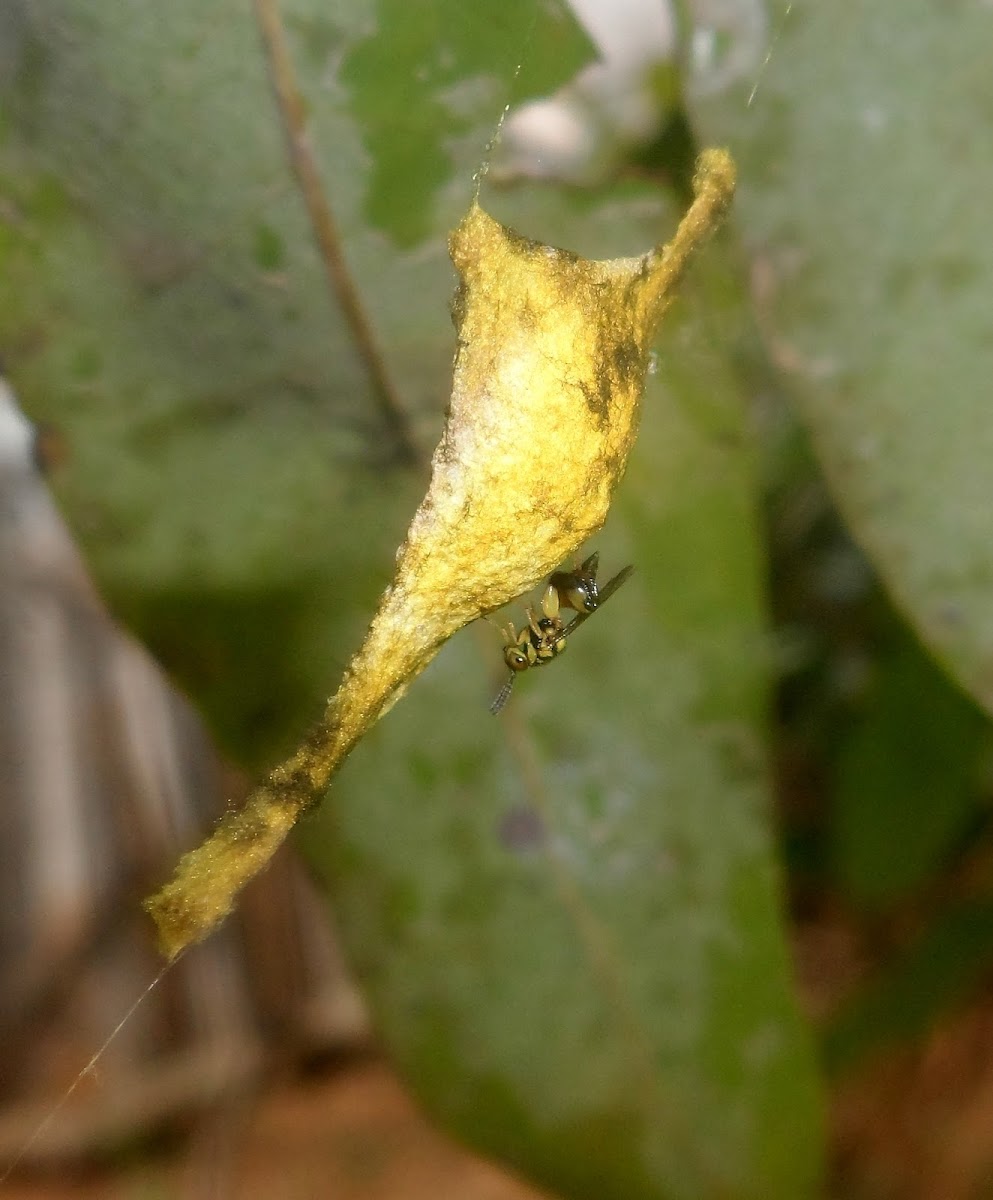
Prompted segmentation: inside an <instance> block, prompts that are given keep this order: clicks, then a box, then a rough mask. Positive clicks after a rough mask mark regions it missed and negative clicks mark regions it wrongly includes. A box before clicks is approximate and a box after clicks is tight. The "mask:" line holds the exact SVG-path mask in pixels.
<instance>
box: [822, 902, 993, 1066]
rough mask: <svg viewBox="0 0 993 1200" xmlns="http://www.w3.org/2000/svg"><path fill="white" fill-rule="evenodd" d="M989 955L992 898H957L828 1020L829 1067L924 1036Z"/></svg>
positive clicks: (976, 979) (982, 972)
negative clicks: (962, 901) (957, 901)
mask: <svg viewBox="0 0 993 1200" xmlns="http://www.w3.org/2000/svg"><path fill="white" fill-rule="evenodd" d="M991 958H993V904H991V903H990V901H989V900H978V901H974V902H970V903H967V904H960V905H958V906H956V907H955V908H954V909H952V910H951V911H950V912H948V913H946V914H944V915H943V916H942V917H941V918H940V919H938V920H937V921H935V923H934V925H933V926H932V927H931V928H930V929H928V930H927V931H926V932H925V933H924V935H923V936H922V937H921V938H920V939H919V940H918V941H917V942H916V943H915V944H914V945H913V946H911V947H910V948H909V949H908V950H907V951H906V952H905V953H903V954H902V955H900V957H899V958H898V960H897V961H896V962H895V963H894V964H893V965H892V966H890V967H889V968H888V969H887V970H886V971H885V972H884V973H883V974H882V975H881V976H880V977H879V978H877V979H875V980H873V981H872V982H871V983H870V984H869V985H868V986H867V987H866V988H864V989H863V990H862V991H861V992H860V993H859V994H858V995H857V996H856V997H855V998H854V999H853V1000H852V1001H851V1002H850V1003H849V1004H848V1005H846V1006H845V1008H844V1009H843V1010H842V1011H841V1012H840V1013H839V1014H838V1016H837V1017H836V1018H835V1019H834V1021H833V1022H832V1023H831V1025H830V1027H829V1028H828V1030H827V1032H826V1035H825V1038H824V1057H825V1061H826V1063H827V1066H828V1069H829V1070H830V1071H831V1072H832V1073H834V1074H838V1073H841V1072H843V1071H846V1070H848V1069H850V1068H851V1067H853V1066H855V1065H856V1064H857V1063H858V1062H859V1060H860V1059H862V1058H863V1057H864V1056H865V1055H867V1054H869V1053H871V1052H873V1051H878V1050H880V1049H882V1048H883V1047H885V1046H886V1045H888V1044H890V1043H892V1042H895V1041H907V1040H909V1039H912V1038H915V1037H922V1036H923V1035H924V1034H925V1033H926V1032H927V1030H928V1029H929V1028H930V1027H931V1026H932V1025H933V1023H934V1022H935V1020H936V1019H937V1018H938V1017H940V1016H941V1015H942V1013H944V1012H947V1011H948V1010H949V1009H950V1008H951V1007H952V1006H954V1005H955V1004H957V1003H961V1002H962V1001H963V1000H964V999H965V998H966V997H967V996H968V994H969V993H970V991H972V990H973V989H975V988H976V987H977V986H978V985H979V984H980V983H981V982H982V980H983V979H984V978H986V977H988V975H989V969H990V960H991Z"/></svg>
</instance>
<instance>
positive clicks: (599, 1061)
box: [307, 252, 819, 1200]
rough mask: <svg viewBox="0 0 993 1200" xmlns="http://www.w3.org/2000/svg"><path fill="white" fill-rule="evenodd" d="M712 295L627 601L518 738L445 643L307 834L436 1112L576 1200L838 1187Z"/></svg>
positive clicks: (682, 316) (742, 470) (656, 446)
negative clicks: (782, 831) (787, 854)
mask: <svg viewBox="0 0 993 1200" xmlns="http://www.w3.org/2000/svg"><path fill="white" fill-rule="evenodd" d="M711 253H712V254H715V252H711ZM705 258H710V255H706V256H705ZM699 273H704V274H708V273H709V276H710V278H709V280H708V281H707V282H705V283H704V284H701V282H700V280H699V278H697V277H696V276H697V275H698V274H699ZM699 273H695V280H694V283H693V284H691V285H690V292H691V293H692V299H689V298H688V299H687V303H686V307H685V309H683V308H682V306H680V308H681V311H680V312H679V313H678V315H677V314H676V313H673V314H671V316H670V322H669V324H668V325H666V326H664V334H663V337H664V346H663V350H662V354H661V368H660V376H659V379H660V382H661V386H658V387H653V388H652V389H651V394H650V396H649V397H648V399H647V402H646V412H645V417H644V429H643V432H642V438H641V440H640V442H639V445H638V447H637V448H636V451H635V455H634V461H633V463H632V466H631V469H630V472H629V475H628V479H627V480H626V483H625V485H624V487H623V488H622V491H621V497H620V500H619V507H620V510H621V511H620V514H619V516H618V517H617V518H615V520H614V522H613V525H612V529H611V531H610V532H608V533H607V534H605V535H604V538H603V539H602V540H601V542H600V543H599V548H600V551H601V562H602V570H604V571H605V572H610V571H612V570H613V569H615V568H619V567H620V566H621V565H623V563H624V562H625V561H627V560H628V559H629V558H630V559H632V560H633V561H635V562H636V563H637V574H636V575H635V577H634V579H633V580H632V582H631V583H629V584H628V585H627V586H626V587H625V588H624V589H623V590H622V591H619V592H618V593H617V594H616V595H615V596H614V597H613V598H612V599H611V601H610V606H609V607H605V608H604V609H603V611H602V612H601V613H598V614H596V616H595V618H594V620H592V621H590V622H589V623H588V624H587V625H586V626H584V627H583V630H582V632H581V633H578V634H577V636H576V637H575V638H574V639H573V640H572V641H571V642H570V645H569V648H568V653H567V654H566V655H565V656H564V657H563V658H562V660H561V661H558V662H556V663H555V664H554V668H551V669H549V670H547V671H542V672H540V673H536V677H535V678H533V679H532V678H530V677H526V678H524V679H522V680H521V683H520V686H519V687H518V689H517V691H516V693H515V695H514V697H513V699H512V700H511V704H510V707H509V708H508V710H507V711H506V712H505V713H504V714H503V716H502V717H501V718H500V719H499V720H493V719H492V718H490V717H489V716H487V715H486V705H487V702H488V700H489V699H490V697H491V695H492V692H493V690H495V689H496V688H497V687H498V686H499V683H500V681H501V674H500V673H499V671H497V672H496V673H495V674H494V675H493V676H492V677H491V678H490V679H489V680H488V679H487V678H486V677H484V676H482V675H481V673H480V671H479V668H478V665H477V662H476V656H475V655H474V653H473V651H472V648H471V647H470V646H469V645H468V644H467V643H468V642H469V638H468V637H463V638H462V639H459V640H457V641H456V643H455V644H451V645H449V646H448V647H446V649H445V650H444V651H443V652H442V655H441V656H440V658H439V660H438V661H437V662H436V663H435V664H434V665H433V666H432V667H430V668H429V669H428V671H427V673H426V675H425V676H424V677H423V678H422V679H421V680H420V681H418V683H417V684H415V686H414V688H413V689H412V691H411V694H410V698H409V701H408V703H407V704H405V705H404V706H403V708H402V711H401V710H400V709H398V710H396V711H395V714H394V717H393V718H391V720H389V721H387V722H384V723H383V725H382V726H380V727H379V728H378V729H377V730H376V731H375V732H374V733H373V735H372V736H371V738H369V739H368V740H367V741H366V743H365V744H364V745H363V747H361V748H360V749H359V751H357V752H356V754H355V755H354V756H353V758H352V760H351V762H350V764H349V766H348V768H347V769H346V771H345V772H344V774H343V776H342V777H341V778H340V781H339V784H338V786H336V787H335V789H334V791H333V794H332V796H331V797H330V798H329V802H328V803H327V804H325V805H324V807H323V808H322V809H321V811H320V812H319V813H318V814H317V815H316V816H315V817H314V819H313V823H312V825H311V828H310V830H309V831H308V834H307V836H308V843H309V845H310V849H311V853H312V857H313V859H314V861H315V863H316V864H317V865H318V867H319V868H320V869H321V871H322V873H323V875H324V877H325V878H326V880H327V882H328V885H329V886H330V887H331V888H332V889H333V891H334V894H335V897H336V901H337V911H339V912H340V913H341V916H342V923H343V926H344V929H345V931H346V938H347V940H348V942H349V945H350V948H351V952H352V955H353V958H354V961H355V962H356V964H357V965H358V968H359V970H360V973H361V975H362V976H363V977H364V978H365V979H366V981H367V983H368V985H369V994H370V996H371V998H372V1003H373V1005H374V1008H375V1012H376V1017H377V1020H378V1023H379V1026H380V1029H381V1030H382V1032H383V1034H384V1036H385V1037H386V1039H387V1041H388V1043H389V1044H390V1046H391V1047H392V1048H393V1050H394V1053H395V1054H396V1056H397V1058H398V1061H399V1063H400V1065H401V1067H402V1068H403V1069H404V1071H405V1072H406V1074H407V1076H408V1078H409V1079H410V1080H411V1081H412V1083H413V1085H414V1086H415V1088H416V1089H417V1091H418V1092H419V1094H420V1095H421V1096H422V1098H423V1099H424V1100H425V1102H426V1103H427V1104H428V1106H429V1107H430V1108H431V1109H432V1110H433V1111H434V1112H436V1113H438V1114H440V1115H441V1116H442V1117H443V1119H444V1120H445V1121H446V1123H448V1124H449V1125H450V1126H451V1127H452V1128H454V1129H455V1130H456V1131H457V1132H458V1133H460V1134H461V1135H462V1136H463V1137H465V1138H466V1139H467V1140H469V1141H470V1142H472V1143H473V1144H476V1145H480V1146H482V1147H484V1148H485V1149H488V1150H489V1151H490V1152H492V1153H496V1154H498V1155H500V1156H501V1157H502V1158H506V1159H509V1160H510V1161H511V1162H513V1163H515V1164H516V1165H518V1166H519V1167H521V1168H522V1169H524V1170H526V1171H527V1172H528V1173H529V1174H531V1175H533V1176H534V1177H536V1178H537V1179H538V1180H539V1181H541V1182H544V1183H545V1184H546V1185H547V1186H549V1187H551V1188H553V1189H555V1190H557V1191H559V1192H561V1193H562V1194H564V1195H568V1196H570V1197H596V1198H597V1200H609V1198H611V1197H617V1198H620V1197H623V1198H624V1200H633V1198H635V1197H670V1196H701V1197H710V1196H756V1197H758V1196H763V1197H777V1196H782V1197H791V1198H794V1197H801V1196H805V1195H812V1194H814V1190H815V1189H814V1181H815V1179H816V1177H817V1164H818V1157H819V1149H818V1133H817V1131H818V1120H817V1100H816V1092H815V1088H814V1086H813V1079H812V1072H811V1065H810V1060H809V1057H808V1052H807V1048H806V1045H805V1038H804V1036H803V1034H802V1033H801V1031H800V1029H799V1026H798V1024H797V1017H796V1013H795V1010H794V1007H793V1003H792V1001H791V1000H790V998H789V987H788V984H787V976H788V967H787V963H786V959H785V955H784V949H783V944H782V940H781V936H780V934H779V931H778V920H777V917H776V909H777V889H776V881H775V875H774V872H773V871H772V870H771V847H770V844H769V840H768V834H767V831H766V820H767V805H768V798H767V792H766V786H767V778H766V772H765V753H764V748H763V733H764V729H763V722H762V717H761V709H762V690H763V677H764V656H763V651H762V636H761V624H760V622H761V608H762V601H761V590H760V586H759V577H760V562H759V560H758V557H757V553H756V542H755V519H754V512H753V497H752V478H751V468H750V463H751V453H750V450H749V447H748V444H747V440H746V439H745V437H744V433H743V428H742V411H741V408H740V402H739V399H738V397H737V395H736V392H735V385H734V380H733V377H732V375H731V374H730V373H729V372H727V371H722V370H720V369H718V370H715V367H714V362H713V359H712V357H711V354H710V349H709V348H710V346H711V345H712V344H713V342H714V340H715V339H716V338H717V337H718V335H719V334H723V333H726V332H727V327H726V326H725V325H723V322H722V317H723V316H724V313H723V310H724V306H725V305H729V304H732V301H731V300H730V299H729V296H728V288H727V284H726V282H724V281H723V277H722V273H721V270H720V269H718V268H717V267H716V266H715V263H714V262H713V261H710V262H709V263H701V264H699ZM704 362H707V363H708V368H707V369H706V370H701V369H700V368H701V364H702V363H704ZM481 637H482V638H483V639H484V640H485V641H486V642H487V648H489V647H490V646H492V649H491V650H490V651H489V652H490V655H491V657H492V658H493V661H494V663H496V662H497V661H498V660H497V657H496V653H495V652H496V648H497V645H498V637H497V635H496V633H495V631H490V630H486V629H484V630H483V631H482V633H481ZM456 712H460V713H462V714H463V716H462V718H461V719H460V720H452V719H451V714H453V713H456ZM411 766H412V767H413V778H411V774H410V770H411Z"/></svg>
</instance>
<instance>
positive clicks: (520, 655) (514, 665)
mask: <svg viewBox="0 0 993 1200" xmlns="http://www.w3.org/2000/svg"><path fill="white" fill-rule="evenodd" d="M506 659H507V666H508V667H510V669H511V670H512V671H523V670H524V668H525V667H526V666H527V665H528V656H527V655H526V654H525V653H524V651H523V650H518V649H517V647H516V646H508V647H507V654H506Z"/></svg>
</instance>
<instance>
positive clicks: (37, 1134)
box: [0, 951, 185, 1184]
mask: <svg viewBox="0 0 993 1200" xmlns="http://www.w3.org/2000/svg"><path fill="white" fill-rule="evenodd" d="M184 953H185V951H180V953H179V954H177V955H176V957H175V958H174V959H172V960H171V961H169V962H167V963H166V964H165V966H163V967H162V969H161V970H160V971H159V973H158V974H157V975H156V976H155V978H154V979H153V980H152V982H151V983H150V984H148V986H147V987H145V988H143V989H142V991H141V992H140V993H139V995H138V998H137V999H136V1000H135V1001H134V1003H133V1004H132V1005H131V1006H130V1007H129V1008H128V1010H127V1012H126V1013H125V1014H124V1016H123V1017H121V1019H120V1020H119V1021H118V1022H117V1024H116V1025H115V1026H114V1028H113V1029H112V1030H111V1031H110V1033H109V1034H108V1035H107V1037H106V1038H105V1039H104V1041H103V1042H102V1043H101V1045H100V1046H99V1048H98V1049H97V1051H96V1053H95V1054H94V1055H93V1056H92V1057H91V1058H90V1060H89V1062H87V1063H86V1065H85V1066H84V1067H83V1068H82V1070H81V1071H80V1072H79V1074H78V1075H77V1076H76V1078H75V1079H74V1080H73V1081H72V1083H70V1084H69V1086H68V1087H67V1088H66V1090H65V1091H64V1092H63V1093H62V1095H61V1096H59V1098H58V1099H57V1100H55V1101H54V1102H53V1104H52V1107H51V1108H50V1109H49V1111H48V1112H47V1113H46V1114H45V1116H44V1117H42V1119H41V1120H40V1121H39V1122H38V1125H37V1127H36V1128H35V1130H34V1132H33V1133H32V1134H31V1135H30V1136H29V1137H28V1139H27V1141H26V1142H25V1143H24V1145H23V1146H22V1147H21V1148H20V1150H18V1152H17V1154H16V1155H15V1156H14V1158H13V1160H12V1161H11V1162H10V1163H8V1164H7V1166H6V1167H5V1168H4V1170H3V1171H2V1172H0V1184H3V1183H6V1182H7V1180H8V1179H9V1178H10V1176H11V1175H12V1174H13V1173H14V1172H15V1171H16V1170H17V1168H18V1167H19V1166H20V1165H21V1163H22V1162H23V1161H24V1159H25V1158H26V1157H27V1155H28V1154H30V1152H31V1150H32V1148H33V1147H34V1146H35V1145H37V1143H38V1141H39V1140H40V1139H41V1138H42V1137H43V1136H44V1135H45V1133H46V1132H47V1131H48V1130H49V1128H50V1127H51V1125H52V1122H53V1121H54V1120H55V1119H56V1117H58V1115H59V1114H60V1113H61V1112H62V1110H63V1109H64V1108H65V1106H66V1105H67V1104H68V1103H69V1101H70V1100H71V1099H72V1097H73V1094H74V1093H75V1091H76V1089H77V1088H78V1087H79V1085H80V1084H81V1083H82V1081H83V1080H84V1079H85V1078H86V1077H87V1075H90V1074H92V1072H93V1070H94V1069H95V1068H96V1066H97V1064H98V1063H99V1061H100V1059H101V1058H103V1056H104V1054H106V1052H107V1051H108V1050H109V1049H110V1046H111V1044H112V1043H113V1041H114V1039H115V1038H116V1037H117V1035H118V1034H119V1033H120V1032H121V1030H122V1029H123V1028H124V1026H125V1025H127V1023H128V1021H130V1020H131V1018H132V1017H133V1016H134V1014H135V1013H136V1012H137V1011H138V1008H139V1006H140V1005H141V1004H142V1003H143V1002H144V1000H145V998H146V997H147V996H148V994H149V993H150V992H151V991H153V989H154V988H156V987H158V985H159V984H160V983H161V982H162V980H163V979H164V978H165V977H166V975H167V974H168V973H169V971H171V970H172V968H173V967H174V966H175V965H176V963H178V962H179V960H180V959H181V958H182V957H183V954H184Z"/></svg>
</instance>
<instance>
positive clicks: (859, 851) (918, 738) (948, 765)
mask: <svg viewBox="0 0 993 1200" xmlns="http://www.w3.org/2000/svg"><path fill="white" fill-rule="evenodd" d="M988 749H989V722H988V721H987V720H986V719H985V718H984V716H983V714H982V712H981V711H980V710H979V709H977V708H976V707H975V705H974V704H972V703H971V701H970V700H968V699H967V698H966V697H965V696H964V695H962V693H961V692H960V691H959V690H958V689H957V688H956V687H955V686H954V685H952V684H951V683H949V681H948V679H947V677H946V676H945V675H944V674H943V673H942V672H940V671H939V670H938V669H937V667H935V665H934V664H933V663H932V662H931V661H930V660H929V659H928V658H927V656H926V655H925V654H924V653H923V652H922V651H921V650H920V649H919V647H917V646H916V645H914V644H912V643H910V642H908V641H906V640H904V641H903V643H902V644H901V645H899V646H898V647H897V648H896V649H895V651H893V652H892V653H890V654H889V655H888V656H887V657H886V658H884V659H883V661H882V663H881V664H880V667H879V678H878V679H877V680H876V682H875V684H874V686H873V687H872V688H871V690H870V694H869V695H868V696H867V697H866V701H865V715H864V717H863V719H862V720H861V721H860V722H859V724H858V725H857V727H856V728H855V729H854V731H853V732H852V733H851V734H850V735H849V736H848V738H847V739H846V741H845V743H844V745H843V746H842V748H841V752H840V755H839V758H838V779H837V786H836V792H835V806H834V822H835V824H834V857H835V869H836V871H837V873H838V875H839V876H840V878H841V880H842V882H843V883H844V885H845V886H846V887H847V889H848V890H849V892H850V893H851V895H852V896H853V897H854V898H855V899H856V900H858V901H860V902H862V903H864V904H877V905H878V904H883V903H886V902H887V901H890V900H894V899H896V898H897V897H899V896H900V895H901V894H902V893H905V892H907V891H909V890H910V889H912V888H913V887H915V886H916V885H919V884H921V883H923V882H924V881H925V880H926V879H927V878H928V877H929V876H930V875H931V874H932V872H934V871H935V870H936V869H937V868H938V867H939V866H940V865H941V864H942V861H943V860H944V859H945V858H946V856H947V855H948V854H949V852H950V851H951V849H952V848H953V846H954V845H955V843H956V841H957V840H958V839H960V838H961V837H962V836H963V834H964V832H965V829H966V827H967V825H968V823H969V822H970V820H975V818H976V816H977V814H978V811H979V805H980V801H981V799H982V796H981V791H980V786H979V784H980V768H981V766H982V761H981V760H982V758H983V757H984V756H985V752H987V751H988Z"/></svg>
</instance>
